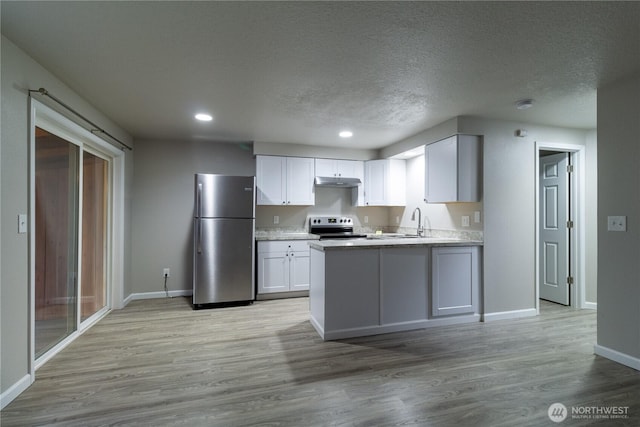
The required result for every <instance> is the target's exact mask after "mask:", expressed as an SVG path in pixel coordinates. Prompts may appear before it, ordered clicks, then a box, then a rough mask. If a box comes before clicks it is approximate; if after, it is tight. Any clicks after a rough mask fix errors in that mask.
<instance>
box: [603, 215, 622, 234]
mask: <svg viewBox="0 0 640 427" xmlns="http://www.w3.org/2000/svg"><path fill="white" fill-rule="evenodd" d="M607 231H627V217H626V216H608V217H607Z"/></svg>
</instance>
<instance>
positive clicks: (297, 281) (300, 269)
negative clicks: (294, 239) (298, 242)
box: [289, 249, 310, 291]
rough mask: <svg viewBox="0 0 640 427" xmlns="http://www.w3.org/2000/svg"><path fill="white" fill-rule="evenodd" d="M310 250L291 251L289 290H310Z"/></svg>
mask: <svg viewBox="0 0 640 427" xmlns="http://www.w3.org/2000/svg"><path fill="white" fill-rule="evenodd" d="M309 261H310V257H309V250H308V249H307V250H306V251H295V252H290V253H289V290H290V291H308V290H309Z"/></svg>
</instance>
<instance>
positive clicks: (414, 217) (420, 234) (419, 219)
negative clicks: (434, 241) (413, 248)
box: [411, 207, 424, 236]
mask: <svg viewBox="0 0 640 427" xmlns="http://www.w3.org/2000/svg"><path fill="white" fill-rule="evenodd" d="M416 211H418V230H417V231H416V234H417V235H418V236H422V233H423V232H424V230H423V229H422V211H421V210H420V207H417V208H415V209H414V210H413V213H412V214H411V221H415V220H416Z"/></svg>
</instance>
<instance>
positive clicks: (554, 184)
mask: <svg viewBox="0 0 640 427" xmlns="http://www.w3.org/2000/svg"><path fill="white" fill-rule="evenodd" d="M568 164H569V154H568V153H558V154H552V155H549V156H544V157H541V158H540V189H539V190H540V244H539V248H540V254H539V257H540V271H539V275H540V280H539V282H540V298H542V299H545V300H549V301H552V302H556V303H558V304H564V305H569V284H568V280H567V278H568V277H569V250H570V247H569V228H568V227H567V221H568V220H569V173H568V171H567V165H568Z"/></svg>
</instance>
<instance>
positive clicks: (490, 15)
mask: <svg viewBox="0 0 640 427" xmlns="http://www.w3.org/2000/svg"><path fill="white" fill-rule="evenodd" d="M1 17H2V27H1V29H2V33H3V34H4V35H5V36H6V37H8V38H9V39H10V40H12V41H13V42H14V43H15V44H17V45H18V46H19V47H21V48H22V49H23V50H25V51H26V52H27V53H28V54H30V55H31V56H32V57H33V58H35V59H36V60H37V61H38V62H40V63H41V64H42V65H43V66H44V67H45V68H47V69H48V70H50V71H51V72H53V73H54V74H55V75H56V76H58V77H59V78H60V79H61V80H63V81H64V82H65V83H66V84H67V85H68V86H70V87H71V88H72V89H74V90H75V91H76V92H78V93H79V94H80V95H82V96H83V97H85V98H86V99H87V100H89V101H90V102H91V103H92V104H93V105H95V107H97V108H98V109H99V110H101V111H103V112H104V113H105V114H106V115H107V116H109V117H110V118H111V119H112V120H113V121H115V122H116V123H118V124H119V125H121V126H122V127H123V128H124V129H126V130H127V131H128V132H129V133H131V134H132V135H133V136H134V137H136V138H163V139H169V138H170V139H179V140H185V139H206V140H212V141H219V140H224V141H262V142H285V143H299V144H314V145H330V146H348V147H351V148H379V147H383V146H386V145H389V144H391V143H394V142H396V141H399V140H401V139H404V138H406V137H408V136H411V135H414V134H416V133H418V132H420V131H422V130H424V129H427V128H429V127H431V126H433V125H435V124H438V123H440V122H442V121H445V120H448V119H450V118H452V117H455V116H459V115H478V116H484V117H490V118H501V119H507V120H518V121H524V122H531V123H539V124H547V125H557V126H566V127H574V128H585V129H589V128H595V125H596V88H597V87H599V86H602V85H603V84H606V83H608V82H611V81H614V80H616V79H619V78H623V77H626V76H628V75H631V74H634V73H638V72H640V3H638V2H567V3H565V2H255V3H254V2H206V1H205V2H150V1H146V2H96V1H84V2H56V1H46V2H6V1H3V2H2V3H1ZM54 95H55V94H54ZM522 98H533V99H534V100H535V106H534V108H531V109H529V110H526V111H519V110H516V109H515V108H514V102H515V101H516V100H518V99H522ZM201 110H202V111H209V112H210V113H211V114H213V115H214V117H215V119H214V121H213V122H210V123H208V124H202V123H196V122H195V121H194V120H193V115H194V114H195V113H196V112H198V111H201ZM346 128H348V129H351V130H352V131H353V132H354V137H353V138H351V140H349V141H344V140H340V138H339V137H338V136H337V133H338V131H339V130H341V129H346Z"/></svg>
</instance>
